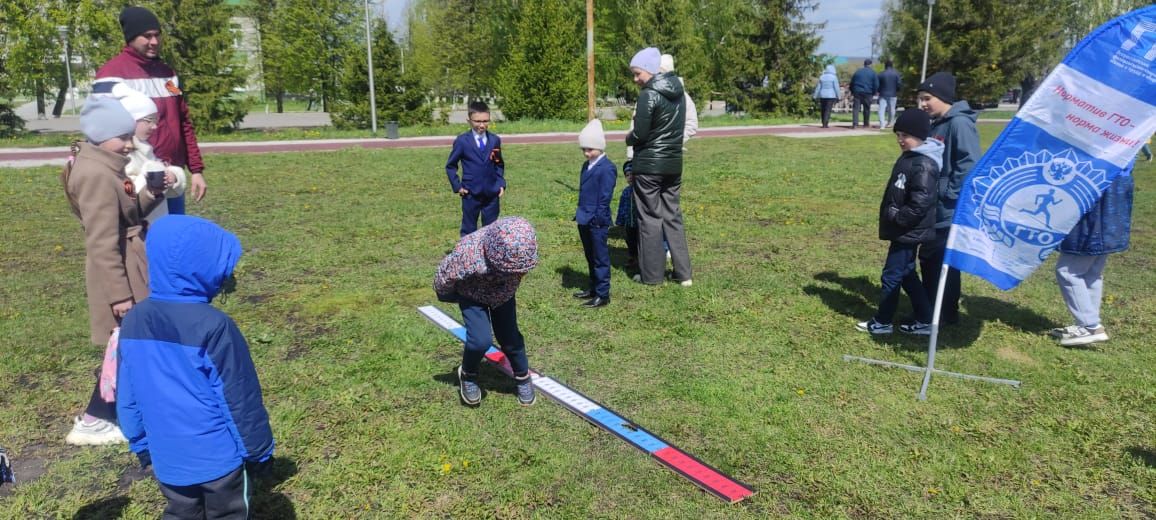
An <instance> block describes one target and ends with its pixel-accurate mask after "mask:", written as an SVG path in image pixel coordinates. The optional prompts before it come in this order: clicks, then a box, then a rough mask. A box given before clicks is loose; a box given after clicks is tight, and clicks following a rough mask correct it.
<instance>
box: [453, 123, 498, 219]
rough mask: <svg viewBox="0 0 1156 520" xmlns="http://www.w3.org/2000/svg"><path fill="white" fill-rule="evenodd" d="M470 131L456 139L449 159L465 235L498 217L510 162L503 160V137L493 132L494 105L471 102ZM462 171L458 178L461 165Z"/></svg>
mask: <svg viewBox="0 0 1156 520" xmlns="http://www.w3.org/2000/svg"><path fill="white" fill-rule="evenodd" d="M469 119H470V131H469V132H466V133H464V134H462V135H459V136H458V137H457V139H454V148H453V150H451V151H450V157H449V159H447V160H446V177H449V179H450V189H452V190H453V192H454V193H456V194H458V196H459V197H461V198H462V228H461V236H463V237H464V236H466V235H468V234H470V233H473V232H474V231H477V229H478V214H479V213H480V214H481V216H482V225H483V226H485V225H488V224H491V223H493V222H494V221H495V220H498V213H499V211H500V209H501V204H500V201H501V197H502V195H505V193H506V165H505V163H504V162H503V161H502V140H501V139H500V138H498V136H497V135H495V134H492V133H490V132H489V131H488V130H487V129H488V128H489V127H490V107H488V106H486V104H485V103H483V102H481V101H474V102H473V103H470V107H469ZM459 164H460V165H461V170H462V175H461V179H459V178H458V165H459Z"/></svg>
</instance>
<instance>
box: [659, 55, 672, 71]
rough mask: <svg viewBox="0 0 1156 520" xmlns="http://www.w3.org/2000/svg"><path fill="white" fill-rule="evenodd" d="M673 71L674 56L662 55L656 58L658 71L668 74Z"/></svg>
mask: <svg viewBox="0 0 1156 520" xmlns="http://www.w3.org/2000/svg"><path fill="white" fill-rule="evenodd" d="M672 70H674V56H671V55H669V54H663V55H662V56H661V57H659V58H658V71H659V72H670V71H672Z"/></svg>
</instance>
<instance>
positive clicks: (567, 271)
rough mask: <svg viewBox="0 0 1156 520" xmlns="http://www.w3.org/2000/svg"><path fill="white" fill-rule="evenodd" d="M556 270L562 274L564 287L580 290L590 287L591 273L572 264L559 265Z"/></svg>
mask: <svg viewBox="0 0 1156 520" xmlns="http://www.w3.org/2000/svg"><path fill="white" fill-rule="evenodd" d="M554 272H555V273H558V274H560V275H562V287H565V288H567V289H578V290H584V289H589V288H590V287H589V285H590V275H588V274H587V273H585V272H582V271H579V270H577V269H574V268H573V267H570V266H565V267H559V268H557V269H555V270H554Z"/></svg>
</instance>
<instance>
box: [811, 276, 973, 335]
mask: <svg viewBox="0 0 1156 520" xmlns="http://www.w3.org/2000/svg"><path fill="white" fill-rule="evenodd" d="M814 278H815V280H818V281H820V282H827V283H831V284H836V285H839V286H840V287H839V288H838V289H832V288H830V287H825V286H822V285H816V284H812V285H808V286H806V287H803V292H804V293H805V294H809V295H811V296H818V297H819V299H821V300H823V303H825V304H827V306H828V307H830V308H831V310H833V311H835V312H838V313H840V314H843V315H845V316H848V317H851V318H854V319H855V321H861V320H867V319H870V318H871V316H874V315H875V305H876V300H877V299H878V298H879V286H877V285H875V283H874V282H872V281H871V280H870V279H869V278H868V277H866V276H857V277H855V278H846V277H843V276H839V273H836V272H834V271H823V272H821V273H817V274H816V275H815V277H814ZM910 309H911V307H910V302H908V301H907V298H906V294H904V296H903V298H902V299H901V300H900V302H899V310H898V311H897V312H896V320H895V322H896V323H902V322H909V321H911V320H910V314H911V310H910ZM848 326H849V327H853V325H851V323H850V322H849V323H848ZM982 328H983V323H982V322H980V321H978V320H974V319H966V318H965V319H962V320H960V322H959V323H958V324H955V325H950V326H947V327H943V326H941V328H940V334H939V341H938V343H937V344H936V348H937V349H948V348H963V347H968V346H971V344H972V343H974V342H975V339H976V338H978V337H979V332H980V330H982ZM852 330H854V329H853V328H852ZM856 333H858V334H864V333H862V332H856ZM871 339H872V340H873V341H875V342H876V343H879V344H881V345H886V346H887V347H889V348H893V349H895V350H906V351H924V350H927V348H928V343H929V338H928V337H927V336H914V335H908V334H903V333H900V332H899V331H898V330H896V332H895V333H894V334H878V335H872V336H871Z"/></svg>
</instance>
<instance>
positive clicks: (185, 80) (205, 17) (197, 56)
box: [118, 0, 248, 132]
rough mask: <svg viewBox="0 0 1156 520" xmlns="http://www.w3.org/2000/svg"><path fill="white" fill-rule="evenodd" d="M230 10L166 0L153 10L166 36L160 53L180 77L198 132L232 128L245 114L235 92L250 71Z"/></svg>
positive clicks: (195, 0) (216, 1) (219, 0)
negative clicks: (236, 47)
mask: <svg viewBox="0 0 1156 520" xmlns="http://www.w3.org/2000/svg"><path fill="white" fill-rule="evenodd" d="M232 10H233V7H231V6H230V5H228V4H227V3H226V2H225V1H224V0H168V1H165V2H158V3H157V5H156V7H155V10H154V12H155V13H156V15H157V18H159V19H160V20H161V31H162V33H163V35H164V36H163V38H164V40H163V43H162V44H161V57H162V59H164V60H165V62H167V63H168V64H169V65H171V66H172V67H173V69H175V70H176V71H177V75H178V76H179V77H180V78H181V85H180V88H181V90H182V91H183V92H184V96H185V99H186V101H187V102H188V105H189V117H190V119H192V121H193V126H194V127H195V128H197V130H199V131H201V132H221V131H225V130H230V129H233V128H236V126H237V125H238V124H240V122H241V120H242V119H244V118H245V114H246V113H247V112H248V102H247V100H246V99H245V98H244V97H243V96H242V95H240V94H238V93H236V92H235V90H240V89H241V88H242V87H244V85H245V78H246V77H247V76H248V73H247V71H246V70H245V67H244V65H243V64H242V63H243V62H242V61H241V60H240V59H238V57H237V56H236V55H235V51H234V49H233V39H234V37H235V35H234V30H233V28H232V27H231V25H230V22H229V17H230V16H231V15H232V13H233V11H232ZM118 34H119V32H118Z"/></svg>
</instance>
